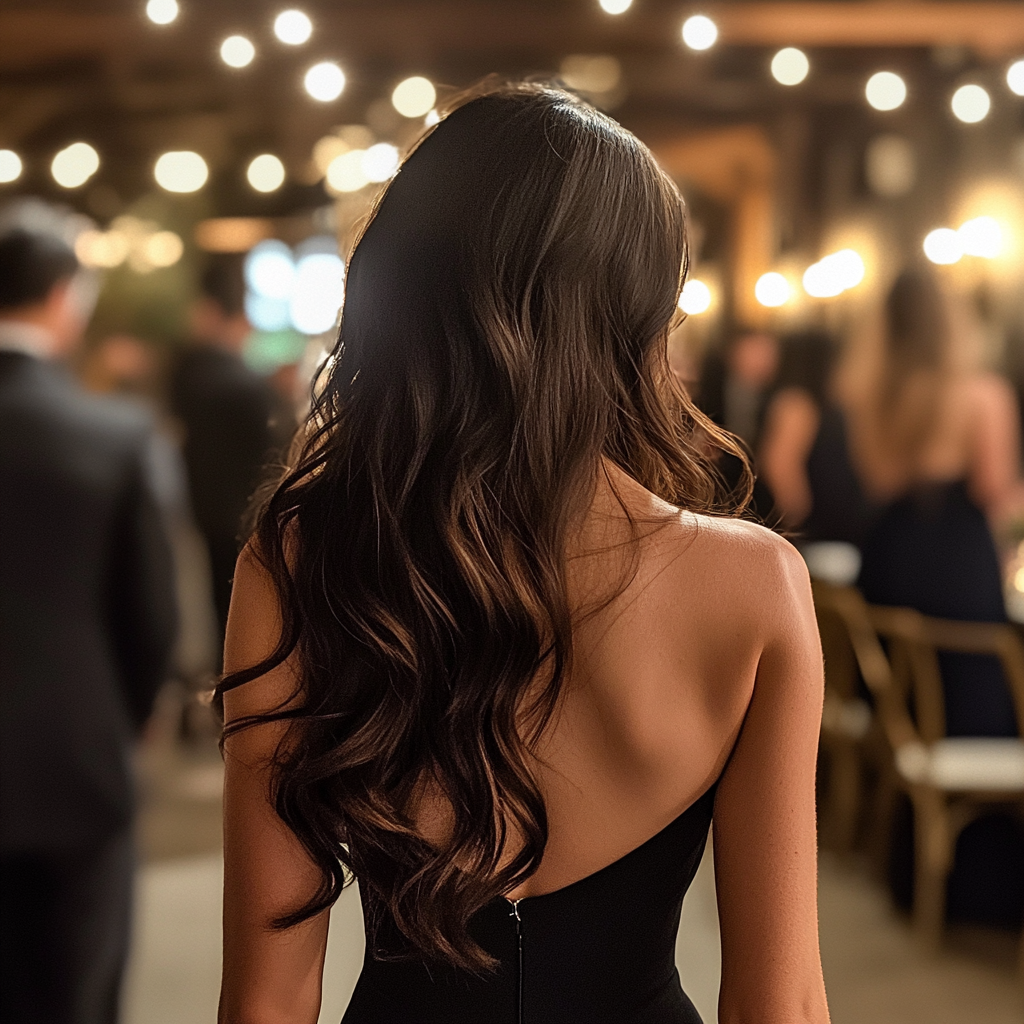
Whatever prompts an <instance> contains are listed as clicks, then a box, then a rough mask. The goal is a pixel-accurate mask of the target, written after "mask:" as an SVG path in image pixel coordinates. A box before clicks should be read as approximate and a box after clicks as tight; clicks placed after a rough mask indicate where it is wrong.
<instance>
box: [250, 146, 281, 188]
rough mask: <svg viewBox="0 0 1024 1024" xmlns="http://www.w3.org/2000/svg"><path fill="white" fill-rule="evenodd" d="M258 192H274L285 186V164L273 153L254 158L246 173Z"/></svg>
mask: <svg viewBox="0 0 1024 1024" xmlns="http://www.w3.org/2000/svg"><path fill="white" fill-rule="evenodd" d="M245 176H246V178H248V179H249V184H250V185H252V187H253V188H254V189H256V191H257V192H274V191H276V190H277V189H279V188H280V187H281V186H282V185H283V184H284V164H283V163H281V161H280V160H279V159H278V158H277V157H276V156H274V154H273V153H261V154H260V155H259V156H257V157H254V158H253V159H252V161H251V162H250V164H249V167H248V169H247V170H246V172H245Z"/></svg>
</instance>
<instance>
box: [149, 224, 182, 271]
mask: <svg viewBox="0 0 1024 1024" xmlns="http://www.w3.org/2000/svg"><path fill="white" fill-rule="evenodd" d="M184 252H185V243H184V242H182V240H181V238H180V237H179V236H178V235H176V234H175V233H174V232H173V231H157V232H155V233H154V234H152V235H150V236H149V238H147V239H146V240H145V242H143V245H142V254H143V256H144V257H145V259H146V260H147V261H148V262H149V263H150V264H151V265H152V266H154V267H173V266H174V264H175V263H177V262H178V260H180V259H181V257H182V254H183V253H184Z"/></svg>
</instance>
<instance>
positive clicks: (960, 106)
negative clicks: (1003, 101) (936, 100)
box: [950, 83, 992, 124]
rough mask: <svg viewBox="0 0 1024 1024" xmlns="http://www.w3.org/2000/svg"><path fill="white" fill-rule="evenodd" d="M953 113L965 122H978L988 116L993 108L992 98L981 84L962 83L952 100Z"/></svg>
mask: <svg viewBox="0 0 1024 1024" xmlns="http://www.w3.org/2000/svg"><path fill="white" fill-rule="evenodd" d="M950 106H951V107H952V108H953V113H954V114H955V115H956V117H957V119H958V120H960V121H963V122H964V124H977V123H978V122H979V121H984V120H985V118H986V117H988V112H989V110H991V108H992V100H991V98H990V97H989V94H988V92H987V91H986V90H985V89H983V88H982V87H981V86H980V85H975V84H973V83H972V84H970V85H961V86H960V88H959V89H957V91H956V92H955V93H953V98H952V100H951V101H950Z"/></svg>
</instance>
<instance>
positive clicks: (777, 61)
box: [772, 46, 811, 85]
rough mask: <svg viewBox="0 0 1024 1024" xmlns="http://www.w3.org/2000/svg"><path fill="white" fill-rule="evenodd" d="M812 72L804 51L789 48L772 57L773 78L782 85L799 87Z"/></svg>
mask: <svg viewBox="0 0 1024 1024" xmlns="http://www.w3.org/2000/svg"><path fill="white" fill-rule="evenodd" d="M810 70H811V62H810V61H809V60H808V59H807V54H806V53H804V51H803V50H798V49H797V48H796V47H795V46H787V47H786V48H785V49H784V50H779V52H778V53H777V54H775V56H774V57H772V78H774V79H775V81H776V82H778V83H779V84H780V85H799V84H800V83H801V82H802V81H803V80H804V79H805V78H806V77H807V74H808V72H809V71H810Z"/></svg>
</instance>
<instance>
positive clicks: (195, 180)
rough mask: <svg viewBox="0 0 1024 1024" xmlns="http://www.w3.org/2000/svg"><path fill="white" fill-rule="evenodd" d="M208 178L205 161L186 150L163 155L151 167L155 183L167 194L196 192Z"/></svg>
mask: <svg viewBox="0 0 1024 1024" xmlns="http://www.w3.org/2000/svg"><path fill="white" fill-rule="evenodd" d="M209 176H210V169H209V168H208V167H207V166H206V161H205V160H204V159H203V158H202V157H201V156H200V155H199V154H198V153H193V152H192V151H191V150H188V149H183V150H172V151H171V152H169V153H164V154H163V156H161V157H160V159H159V160H157V162H156V164H155V165H154V167H153V177H154V178H156V183H157V184H158V185H159V186H160V187H161V188H162V189H166V190H167V191H168V192H182V193H184V192H197V191H198V190H199V189H201V188H202V187H203V186H204V185H205V184H206V179H207V178H208V177H209Z"/></svg>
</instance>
